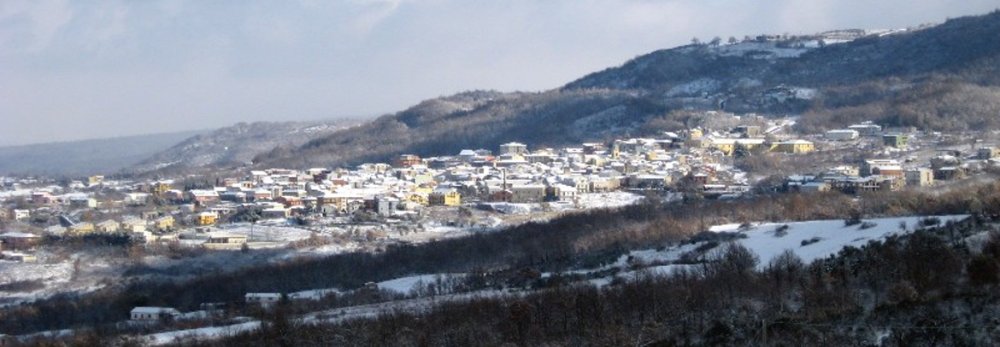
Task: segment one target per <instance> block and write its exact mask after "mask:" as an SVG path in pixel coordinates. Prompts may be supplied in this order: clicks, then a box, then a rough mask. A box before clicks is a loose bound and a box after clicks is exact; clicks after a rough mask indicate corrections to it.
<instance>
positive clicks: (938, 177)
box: [0, 112, 1000, 262]
mask: <svg viewBox="0 0 1000 347" xmlns="http://www.w3.org/2000/svg"><path fill="white" fill-rule="evenodd" d="M706 116H710V117H714V118H715V119H721V120H724V122H721V123H722V124H728V125H731V126H730V127H727V128H718V129H714V128H703V127H696V128H692V129H688V130H686V131H683V132H663V133H661V134H659V135H658V136H655V137H645V138H626V139H616V140H613V141H608V142H603V143H602V142H592V143H582V144H580V145H579V146H574V147H565V148H558V149H555V148H529V147H528V146H526V145H525V144H521V143H518V142H509V143H506V144H502V145H500V146H499V148H497V149H496V150H490V149H463V150H460V151H459V152H458V153H456V154H455V155H449V156H436V157H427V158H421V157H419V156H416V155H412V154H400V155H399V156H398V157H397V158H395V160H393V161H392V162H391V163H367V164H362V165H358V166H357V167H354V168H350V169H347V168H337V169H328V168H308V169H302V170H296V169H283V168H275V169H267V170H252V171H249V172H246V174H245V175H243V176H238V177H222V178H216V179H215V180H214V182H206V179H204V178H202V177H179V178H174V179H160V180H149V181H126V180H112V179H108V178H106V177H103V176H91V177H87V178H86V179H82V180H73V181H70V182H65V183H64V184H57V183H56V182H53V181H46V180H44V179H39V178H15V177H7V178H4V179H3V192H2V193H0V197H2V203H3V208H2V209H0V220H3V221H4V224H3V225H4V230H3V232H2V233H0V241H2V242H3V243H2V247H3V253H2V254H3V259H4V260H6V261H19V262H34V261H39V259H38V258H37V257H36V256H35V253H34V250H35V249H36V247H38V246H39V245H52V246H58V244H59V242H64V241H65V240H68V239H72V238H74V237H86V236H88V235H90V236H93V235H119V236H127V239H128V240H129V242H133V243H136V244H163V243H173V244H179V245H183V246H190V247H204V248H206V249H244V248H269V247H284V246H288V245H289V243H290V242H294V241H302V240H305V239H309V238H312V239H316V238H320V239H322V238H327V240H328V241H329V237H331V236H335V235H336V236H340V238H339V239H338V240H340V241H344V240H345V239H346V240H352V241H355V242H356V244H377V243H380V242H381V243H384V242H389V241H392V242H421V241H426V240H430V239H435V238H439V237H447V235H448V232H456V233H458V234H462V233H467V232H471V231H476V230H490V228H494V227H498V226H502V225H510V224H516V223H519V222H524V221H530V220H532V219H537V218H551V217H552V216H554V215H557V214H559V213H564V212H567V211H574V210H581V209H587V208H595V207H617V206H624V205H627V204H631V203H635V202H637V201H639V200H641V199H643V198H656V199H664V200H670V199H682V198H688V199H690V198H704V199H737V198H739V197H740V196H741V195H742V194H746V193H748V192H752V191H753V190H755V189H768V190H771V191H799V192H815V191H831V190H832V191H840V192H843V193H845V194H862V193H869V192H879V191H892V190H900V189H907V188H910V187H916V188H919V187H929V186H933V185H935V183H936V182H942V181H944V182H948V181H954V180H957V179H960V178H963V177H966V176H968V175H972V174H975V173H976V172H978V171H982V170H984V169H986V168H987V167H989V166H991V165H992V164H993V162H992V161H993V160H994V159H995V158H996V157H997V156H998V155H1000V150H998V149H997V148H996V147H989V146H985V145H982V144H977V143H976V142H975V140H973V141H972V142H971V146H969V145H966V144H965V143H966V142H967V141H966V140H961V141H959V140H954V139H950V140H949V138H948V136H946V135H942V134H939V133H920V132H916V131H913V130H912V129H893V130H886V129H883V128H882V127H881V126H879V125H876V124H873V123H870V122H865V123H860V124H854V125H851V126H849V127H846V128H844V129H836V130H829V131H827V132H825V133H822V134H807V135H793V134H792V133H793V132H792V130H791V126H792V125H794V119H789V118H779V119H773V118H764V117H760V116H756V115H742V116H740V115H734V114H728V113H720V112H708V113H707V114H706ZM845 151H846V152H849V153H852V154H854V155H855V156H857V155H860V154H869V155H871V156H870V157H863V158H859V159H860V160H858V161H857V162H855V163H853V164H852V163H848V164H844V163H842V162H841V163H837V162H836V160H835V161H834V162H831V163H829V166H822V165H818V166H817V165H814V166H813V167H812V170H813V171H809V172H805V171H803V172H794V173H791V174H788V175H784V176H781V177H782V180H781V181H780V182H777V184H775V182H773V180H771V181H772V182H769V183H770V185H767V186H765V185H764V184H763V183H762V181H764V180H763V179H764V178H766V177H762V176H761V175H760V173H748V172H745V171H744V170H741V169H740V168H739V165H734V163H735V162H736V161H738V160H744V159H746V158H751V157H755V156H767V157H770V158H774V159H776V160H779V161H787V160H795V158H796V157H804V156H813V157H810V158H811V159H810V160H811V161H813V162H814V164H816V163H819V164H825V163H823V161H822V160H820V159H819V157H816V156H815V155H817V154H822V153H824V152H828V153H842V152H845ZM841 161H843V160H841ZM771 178H773V175H772V177H771ZM255 228H256V231H257V232H256V233H255ZM428 235H430V236H428ZM330 242H333V241H330ZM42 261H44V259H43V260H42Z"/></svg>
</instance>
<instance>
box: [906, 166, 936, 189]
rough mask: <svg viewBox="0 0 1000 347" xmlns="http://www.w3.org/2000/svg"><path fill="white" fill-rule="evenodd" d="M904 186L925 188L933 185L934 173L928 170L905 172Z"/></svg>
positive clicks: (920, 169)
mask: <svg viewBox="0 0 1000 347" xmlns="http://www.w3.org/2000/svg"><path fill="white" fill-rule="evenodd" d="M904 176H906V185H908V186H914V187H925V186H929V185H932V184H934V171H933V170H931V169H928V168H919V169H911V170H906V171H905V172H904Z"/></svg>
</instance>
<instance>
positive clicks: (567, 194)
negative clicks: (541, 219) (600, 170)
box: [548, 184, 577, 201]
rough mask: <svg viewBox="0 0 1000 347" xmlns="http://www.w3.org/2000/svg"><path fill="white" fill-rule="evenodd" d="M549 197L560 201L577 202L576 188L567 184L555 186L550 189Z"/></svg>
mask: <svg viewBox="0 0 1000 347" xmlns="http://www.w3.org/2000/svg"><path fill="white" fill-rule="evenodd" d="M548 193H549V196H551V197H552V199H554V200H558V201H573V200H576V194H577V192H576V187H571V186H567V185H565V184H555V185H552V186H551V187H549V192H548Z"/></svg>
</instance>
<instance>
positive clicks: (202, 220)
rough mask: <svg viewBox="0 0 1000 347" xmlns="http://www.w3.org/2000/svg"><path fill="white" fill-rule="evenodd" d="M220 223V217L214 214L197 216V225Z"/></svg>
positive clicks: (204, 213)
mask: <svg viewBox="0 0 1000 347" xmlns="http://www.w3.org/2000/svg"><path fill="white" fill-rule="evenodd" d="M218 221H219V215H217V214H215V213H212V212H202V213H199V214H196V215H195V223H197V224H198V225H202V226H204V225H212V224H215V223H216V222H218Z"/></svg>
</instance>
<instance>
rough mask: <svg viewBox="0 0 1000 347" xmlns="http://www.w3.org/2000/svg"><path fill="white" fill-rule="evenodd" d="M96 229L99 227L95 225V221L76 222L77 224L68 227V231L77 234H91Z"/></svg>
mask: <svg viewBox="0 0 1000 347" xmlns="http://www.w3.org/2000/svg"><path fill="white" fill-rule="evenodd" d="M96 230H97V228H96V227H95V226H94V223H90V222H82V223H76V224H73V225H70V226H69V227H68V228H67V231H68V232H69V233H70V234H75V235H86V234H90V233H92V232H94V231H96Z"/></svg>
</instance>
